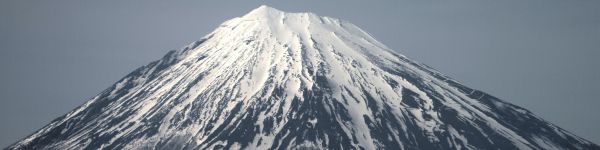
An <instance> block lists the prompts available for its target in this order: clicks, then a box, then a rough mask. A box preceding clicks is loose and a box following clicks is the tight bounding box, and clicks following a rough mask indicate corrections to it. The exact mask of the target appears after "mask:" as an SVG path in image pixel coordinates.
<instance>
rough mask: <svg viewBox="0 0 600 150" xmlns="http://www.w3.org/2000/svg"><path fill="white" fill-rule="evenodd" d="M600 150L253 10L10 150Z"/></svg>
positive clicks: (443, 81) (326, 32)
mask: <svg viewBox="0 0 600 150" xmlns="http://www.w3.org/2000/svg"><path fill="white" fill-rule="evenodd" d="M241 148H248V149H600V147H599V146H598V145H596V144H594V143H591V142H589V141H587V140H585V139H582V138H580V137H577V136H576V135H573V134H571V133H569V132H567V131H565V130H563V129H561V128H559V127H557V126H555V125H553V124H551V123H548V122H546V121H544V120H543V119H541V118H539V117H537V116H535V115H534V114H532V113H531V112H529V111H527V110H525V109H523V108H521V107H518V106H515V105H512V104H509V103H507V102H504V101H502V100H500V99H498V98H495V97H493V96H491V95H489V94H486V93H484V92H481V91H478V90H475V89H471V88H468V87H466V86H464V85H462V84H460V83H459V82H457V81H455V80H453V79H450V78H449V77H447V76H444V75H443V74H441V73H439V72H437V71H435V70H433V69H431V68H429V67H427V66H426V65H423V64H420V63H417V62H415V61H412V60H410V59H408V58H407V57H405V56H403V55H400V54H398V53H396V52H395V51H393V50H391V49H389V48H387V47H386V46H384V45H383V44H381V43H379V42H377V40H375V39H374V38H373V37H372V36H370V35H369V34H368V33H367V32H365V31H363V30H361V29H360V28H358V27H357V26H355V25H353V24H351V23H348V22H346V21H343V20H339V19H334V18H330V17H320V16H317V15H315V14H312V13H286V12H282V11H279V10H277V9H274V8H270V7H267V6H261V7H259V8H257V9H255V10H252V11H251V12H250V13H248V14H246V15H244V16H243V17H239V18H234V19H231V20H229V21H226V22H225V23H223V24H221V25H220V26H219V27H218V28H217V29H216V30H215V31H213V32H212V33H210V34H208V35H206V36H205V37H204V38H202V39H201V40H199V41H196V42H193V43H191V44H190V45H188V46H186V47H183V48H182V49H179V50H175V51H171V52H169V53H167V54H166V55H165V56H164V57H163V58H162V59H160V60H158V61H155V62H152V63H150V64H148V65H146V66H143V67H141V68H138V69H137V70H135V71H133V72H132V73H130V74H129V75H127V76H126V77H124V78H122V79H121V80H119V81H118V82H117V83H115V84H114V85H112V86H111V87H109V88H108V89H106V90H105V91H103V92H102V93H100V94H99V95H97V96H95V97H93V98H92V99H91V100H89V101H87V102H86V103H84V104H83V105H81V106H79V107H78V108H76V109H75V110H73V111H71V112H69V113H68V114H66V115H64V116H62V117H60V118H57V119H55V120H54V121H52V122H51V123H50V124H48V125H47V126H45V127H43V128H42V129H40V130H39V131H37V132H35V133H34V134H32V135H30V136H29V137H27V138H25V139H23V140H21V141H19V142H17V143H15V144H14V145H12V146H10V147H8V148H7V149H241Z"/></svg>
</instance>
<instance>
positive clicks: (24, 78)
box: [0, 0, 600, 148]
mask: <svg viewBox="0 0 600 150" xmlns="http://www.w3.org/2000/svg"><path fill="white" fill-rule="evenodd" d="M261 4H267V5H269V6H271V7H274V8H277V9H280V10H284V11H291V12H298V11H311V12H314V13H317V14H318V15H323V16H331V17H335V18H341V19H344V20H347V21H349V22H352V23H354V24H356V25H358V26H359V27H361V28H362V29H364V30H366V31H368V32H370V33H371V34H372V35H374V36H375V38H376V39H378V40H379V41H381V42H382V43H384V44H385V45H387V46H388V47H390V48H392V49H395V50H397V51H398V52H400V53H402V54H404V55H406V56H408V57H410V58H412V59H413V60H416V61H419V62H422V63H425V64H427V65H429V66H432V67H433V68H436V69H437V70H439V71H441V72H443V73H445V74H446V75H449V76H450V77H452V78H454V79H457V80H459V81H461V82H462V83H464V84H465V85H467V86H469V87H472V88H475V89H480V90H483V91H485V92H487V93H490V94H492V95H494V96H496V97H499V98H501V99H503V100H505V101H508V102H511V103H514V104H516V105H519V106H522V107H524V108H527V109H529V110H531V111H532V112H534V113H535V114H537V115H538V116H541V117H542V118H544V119H546V120H548V121H550V122H552V123H554V124H557V125H558V126H560V127H562V128H564V129H566V130H568V131H571V132H573V133H575V134H576V135H579V136H581V137H584V138H586V139H588V140H591V141H593V142H595V143H600V128H598V127H600V117H598V115H599V114H600V109H598V107H599V106H600V101H599V98H598V96H597V94H598V93H600V87H598V85H600V70H599V69H598V68H600V67H599V66H600V61H599V60H600V59H599V58H598V57H599V56H600V1H598V0H577V1H569V0H560V1H558V0H502V1H497V0H454V1H451V2H450V1H420V0H419V1H417V0H414V1H396V0H394V1H378V2H376V3H374V2H369V3H364V2H363V1H360V0H355V1H326V2H321V1H309V2H308V1H298V2H293V1H266V2H261V1H236V2H233V1H227V2H221V1H219V2H207V1H177V2H174V1H161V0H146V1H128V0H125V1H122V0H119V1H110V0H107V1H76V0H52V1H34V0H0V122H2V123H0V148H1V147H5V146H8V145H9V144H11V143H13V142H16V141H17V140H19V139H20V138H23V137H25V136H27V135H29V134H31V133H32V132H34V131H36V130H38V129H39V128H41V127H42V126H44V125H46V124H47V123H49V122H50V121H51V120H53V119H55V118H56V117H59V116H61V115H63V114H65V113H67V112H69V111H70V110H72V109H74V108H75V107H77V106H79V105H80V104H82V103H84V102H85V101H87V100H88V99H90V98H91V97H93V96H95V95H96V94H98V93H100V92H101V91H102V90H103V89H105V88H108V87H109V86H110V85H111V84H113V83H114V82H115V81H117V80H118V79H120V78H121V77H123V76H125V75H126V74H128V73H129V72H130V71H133V69H135V68H137V67H139V66H142V65H145V64H146V63H149V62H150V61H153V60H156V59H159V58H160V57H161V56H162V55H164V54H165V53H166V52H167V51H169V50H171V49H177V48H180V47H182V46H184V45H186V44H188V43H190V42H192V41H195V40H198V39H200V38H201V37H202V36H204V35H205V34H207V33H208V32H210V31H212V30H213V29H214V28H216V27H217V26H218V25H219V24H220V23H222V22H223V21H225V20H227V19H230V18H233V17H237V16H242V15H243V14H245V13H247V12H248V11H250V10H252V9H254V8H256V7H258V6H260V5H261Z"/></svg>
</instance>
